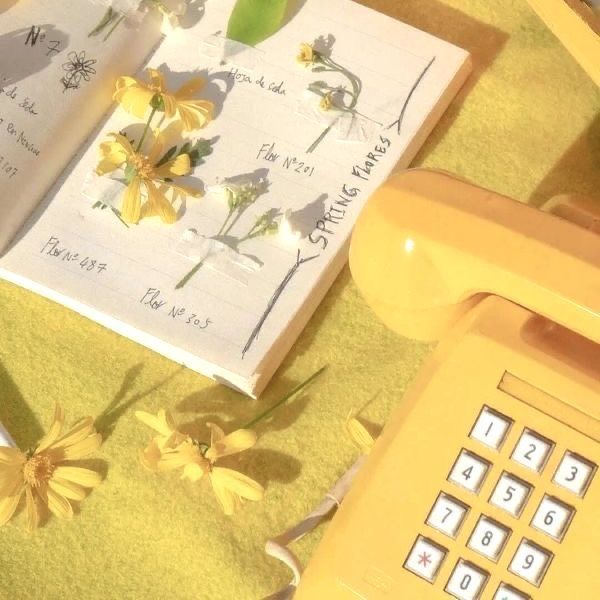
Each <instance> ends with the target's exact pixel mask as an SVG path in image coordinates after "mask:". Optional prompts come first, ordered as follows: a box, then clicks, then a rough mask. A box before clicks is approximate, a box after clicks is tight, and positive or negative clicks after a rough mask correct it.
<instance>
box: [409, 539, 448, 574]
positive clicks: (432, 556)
mask: <svg viewBox="0 0 600 600" xmlns="http://www.w3.org/2000/svg"><path fill="white" fill-rule="evenodd" d="M446 553H447V551H446V549H445V548H443V547H442V546H440V545H439V544H436V543H435V542H432V541H431V540H430V539H428V538H426V537H423V536H422V535H420V536H419V537H418V538H417V541H416V542H415V543H414V545H413V547H412V550H411V551H410V554H409V555H408V558H407V559H406V562H405V563H404V568H405V569H408V570H409V571H412V572H413V573H414V574H415V575H418V576H419V577H422V578H423V579H425V580H426V581H429V582H430V583H433V582H434V581H435V578H436V576H437V574H438V571H439V570H440V567H441V566H442V563H443V562H444V558H446Z"/></svg>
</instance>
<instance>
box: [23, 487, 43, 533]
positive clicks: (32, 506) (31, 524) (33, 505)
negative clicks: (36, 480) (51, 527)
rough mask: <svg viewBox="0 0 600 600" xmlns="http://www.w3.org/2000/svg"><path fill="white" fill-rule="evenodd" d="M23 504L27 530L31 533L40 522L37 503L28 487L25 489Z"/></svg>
mask: <svg viewBox="0 0 600 600" xmlns="http://www.w3.org/2000/svg"><path fill="white" fill-rule="evenodd" d="M25 503H26V505H27V530H28V531H33V530H34V529H37V526H38V524H39V522H40V514H39V511H38V507H37V501H36V499H35V498H34V496H33V492H32V490H31V488H30V487H29V486H27V487H26V488H25Z"/></svg>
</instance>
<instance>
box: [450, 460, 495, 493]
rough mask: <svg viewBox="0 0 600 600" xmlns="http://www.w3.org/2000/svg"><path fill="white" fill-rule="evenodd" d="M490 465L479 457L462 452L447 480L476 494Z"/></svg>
mask: <svg viewBox="0 0 600 600" xmlns="http://www.w3.org/2000/svg"><path fill="white" fill-rule="evenodd" d="M489 468H490V463H489V462H487V460H484V459H483V458H481V457H480V456H477V455H476V454H473V453H472V452H468V451H467V450H462V451H461V453H460V455H459V457H458V459H457V460H456V462H455V463H454V466H453V467H452V471H450V475H448V480H449V481H451V482H452V483H455V484H456V485H460V486H462V487H464V488H466V489H468V490H470V491H471V492H475V493H478V492H479V490H480V489H481V486H482V485H483V482H484V480H485V476H486V475H487V472H488V469H489Z"/></svg>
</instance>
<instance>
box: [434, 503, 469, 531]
mask: <svg viewBox="0 0 600 600" xmlns="http://www.w3.org/2000/svg"><path fill="white" fill-rule="evenodd" d="M468 512H469V507H468V506H467V505H466V504H463V503H462V502H460V500H457V499H456V498H454V497H453V496H450V495H449V494H445V493H444V492H442V493H441V494H440V495H439V496H438V498H437V500H436V501H435V504H434V505H433V508H432V509H431V512H430V513H429V516H428V517H427V525H430V526H431V527H433V528H434V529H437V530H438V531H441V532H442V533H443V534H445V535H447V536H449V537H451V538H455V537H456V535H457V533H458V530H459V529H460V526H461V525H462V524H463V521H464V520H465V517H466V516H467V513H468Z"/></svg>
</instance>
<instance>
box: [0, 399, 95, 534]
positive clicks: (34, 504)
mask: <svg viewBox="0 0 600 600" xmlns="http://www.w3.org/2000/svg"><path fill="white" fill-rule="evenodd" d="M63 424H64V414H63V411H62V409H61V408H60V406H58V405H57V406H56V410H55V415H54V422H53V423H52V426H51V427H50V429H49V431H48V433H47V434H46V435H45V436H44V437H43V438H42V439H41V440H40V442H39V443H38V445H37V447H36V448H35V449H34V450H33V451H31V452H27V453H24V452H21V450H19V449H18V448H4V447H2V448H0V526H2V525H4V524H6V523H8V521H10V519H11V518H12V517H13V515H14V514H15V512H16V510H17V508H18V506H19V504H20V502H21V499H22V497H23V496H25V505H26V509H27V527H28V529H29V530H33V529H35V528H36V527H37V526H38V523H39V514H40V504H41V505H42V506H45V507H47V508H48V509H49V510H50V512H51V513H52V514H54V515H56V516H57V517H60V518H63V519H70V518H71V517H72V516H73V507H72V505H71V502H70V501H71V500H74V501H76V502H80V501H81V500H83V499H84V498H85V496H86V488H93V487H96V486H98V485H99V484H100V482H101V477H100V475H99V474H98V473H96V472H95V471H92V470H90V469H84V468H82V467H78V466H74V465H73V464H71V461H74V460H78V459H81V458H86V457H87V456H89V455H90V454H92V453H93V452H95V451H96V450H97V449H98V448H99V447H100V444H101V443H102V437H101V436H100V434H99V433H97V432H96V429H95V428H94V421H93V419H92V418H91V417H87V418H85V419H82V420H81V421H79V422H78V423H77V424H76V425H74V426H73V427H72V428H71V429H70V430H69V431H68V432H67V433H65V434H64V435H62V436H61V433H62V428H63Z"/></svg>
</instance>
